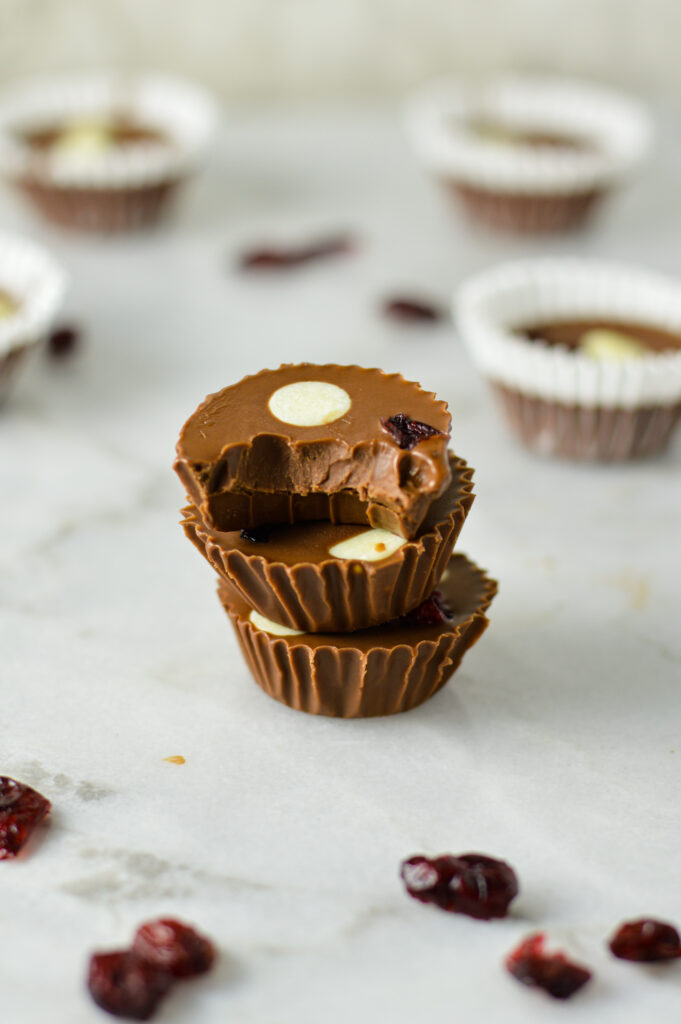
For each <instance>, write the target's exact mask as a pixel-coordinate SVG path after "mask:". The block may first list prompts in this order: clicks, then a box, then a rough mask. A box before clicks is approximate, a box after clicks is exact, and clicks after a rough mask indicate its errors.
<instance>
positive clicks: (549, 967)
mask: <svg viewBox="0 0 681 1024" xmlns="http://www.w3.org/2000/svg"><path fill="white" fill-rule="evenodd" d="M545 944H546V936H545V935H544V934H543V933H542V932H536V933H535V934H534V935H530V936H528V938H526V939H524V940H523V941H522V942H521V943H520V945H519V946H516V948H515V949H514V950H513V951H512V952H511V953H509V954H508V956H507V957H506V961H505V965H506V970H507V971H509V972H510V973H511V974H512V975H513V977H514V978H517V980H518V981H520V982H522V984H523V985H530V986H532V987H535V988H541V989H543V990H544V991H545V992H548V994H549V995H550V996H553V998H554V999H569V998H570V996H573V995H574V994H575V992H578V991H579V990H580V988H582V987H583V986H584V985H586V983H587V981H589V979H590V978H591V971H589V970H587V968H586V967H582V966H581V965H580V964H576V963H573V962H572V961H571V960H569V959H568V958H567V957H566V955H565V953H560V952H558V953H547V952H546V950H545Z"/></svg>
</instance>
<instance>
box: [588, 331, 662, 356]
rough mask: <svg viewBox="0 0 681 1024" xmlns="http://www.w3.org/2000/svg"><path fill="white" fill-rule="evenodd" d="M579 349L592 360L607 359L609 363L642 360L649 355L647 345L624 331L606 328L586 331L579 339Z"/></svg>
mask: <svg viewBox="0 0 681 1024" xmlns="http://www.w3.org/2000/svg"><path fill="white" fill-rule="evenodd" d="M579 349H580V351H581V352H583V353H584V355H585V356H589V358H590V359H607V360H608V361H609V362H618V363H619V362H623V361H624V360H625V359H640V358H641V356H645V355H647V353H648V349H647V348H646V347H645V345H642V344H641V342H640V341H638V340H637V339H636V338H633V337H632V336H631V334H626V333H625V332H624V331H613V330H610V329H609V328H606V327H594V328H593V330H591V331H585V332H584V334H583V335H582V336H581V338H580V339H579Z"/></svg>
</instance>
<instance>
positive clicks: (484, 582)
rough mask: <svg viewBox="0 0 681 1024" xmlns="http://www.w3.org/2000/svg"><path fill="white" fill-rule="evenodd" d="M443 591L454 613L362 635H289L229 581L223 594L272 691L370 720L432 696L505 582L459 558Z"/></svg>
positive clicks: (245, 647)
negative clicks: (276, 631)
mask: <svg viewBox="0 0 681 1024" xmlns="http://www.w3.org/2000/svg"><path fill="white" fill-rule="evenodd" d="M439 590H440V592H441V593H442V596H443V598H444V601H445V602H446V604H447V605H448V607H449V610H450V611H451V613H452V614H451V618H449V619H448V620H447V621H445V622H439V623H436V624H430V625H428V624H423V623H419V622H417V623H416V624H415V623H414V622H410V621H408V620H404V619H403V620H397V621H395V622H391V623H387V624H385V625H383V626H377V627H374V628H372V629H367V630H362V631H360V632H357V633H338V634H332V633H317V634H313V633H307V634H305V633H300V634H294V635H288V636H275V635H272V634H271V633H268V632H266V631H265V630H264V629H261V628H258V627H257V626H255V625H254V624H253V623H252V622H251V621H250V616H251V612H252V610H251V609H250V608H249V607H248V605H247V604H246V603H245V602H244V601H243V600H242V598H241V597H240V596H239V595H238V594H237V592H236V591H235V590H234V588H233V587H232V586H231V585H230V584H228V583H227V582H226V581H224V580H223V581H221V583H220V585H219V588H218V593H219V596H220V600H221V601H222V604H223V606H224V608H225V611H226V612H227V613H228V615H229V617H230V619H231V621H232V625H233V626H234V629H235V632H236V635H237V638H238V641H239V644H240V646H241V650H242V652H243V655H244V657H245V659H246V662H247V664H248V666H249V668H250V670H251V673H252V675H253V678H254V679H255V681H256V682H257V683H258V685H259V686H261V687H262V689H263V690H264V691H265V693H267V694H269V696H270V697H273V698H274V699H275V700H278V701H281V702H282V703H283V704H286V705H288V707H291V708H294V709H295V710H297V711H306V712H308V713H310V714H315V715H331V716H335V717H340V718H368V717H372V716H376V715H392V714H395V713H397V712H401V711H408V710H409V709H411V708H413V707H416V706H417V705H418V704H422V703H423V702H424V701H426V700H428V699H429V697H432V696H433V694H435V693H437V691H438V690H439V689H440V688H441V687H442V686H444V684H445V683H446V682H447V681H448V680H449V679H450V677H451V676H452V675H453V673H454V672H455V671H456V669H457V668H458V667H459V665H460V663H461V660H462V658H463V656H464V654H465V653H466V651H467V650H469V648H470V647H472V646H473V644H474V643H475V642H476V641H477V640H478V639H479V637H480V636H481V634H482V633H483V632H484V631H485V629H486V628H487V624H488V620H487V617H486V615H485V613H486V611H487V609H488V608H489V605H490V603H491V601H492V599H493V598H494V595H495V594H496V591H497V585H496V583H495V582H494V581H493V580H491V579H489V578H488V577H487V576H486V575H485V573H484V572H483V571H482V570H480V569H478V568H477V566H476V565H474V564H473V563H472V562H470V561H469V560H468V559H467V558H465V557H464V556H463V555H458V554H457V555H454V556H453V557H452V559H451V561H450V563H449V566H448V568H447V571H446V573H445V575H444V577H443V579H442V581H441V584H440V588H439ZM411 614H412V616H414V615H415V613H414V612H412V613H411Z"/></svg>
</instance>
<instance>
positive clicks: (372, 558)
mask: <svg viewBox="0 0 681 1024" xmlns="http://www.w3.org/2000/svg"><path fill="white" fill-rule="evenodd" d="M406 543H407V542H406V540H405V538H404V537H398V536H397V534H396V533H391V532H390V531H389V530H378V529H374V530H365V531H364V533H358V534H356V536H354V537H348V539H347V540H342V541H340V542H339V543H338V544H334V545H333V547H331V548H329V554H330V555H331V556H332V557H333V558H355V559H357V560H358V561H360V562H380V561H381V559H382V558H387V557H388V556H389V555H392V554H393V552H395V551H397V550H398V548H401V547H402V545H403V544H406Z"/></svg>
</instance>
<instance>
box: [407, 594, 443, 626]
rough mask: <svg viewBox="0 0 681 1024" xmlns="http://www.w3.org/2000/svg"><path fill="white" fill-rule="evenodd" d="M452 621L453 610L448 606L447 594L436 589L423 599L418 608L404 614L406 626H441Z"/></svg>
mask: <svg viewBox="0 0 681 1024" xmlns="http://www.w3.org/2000/svg"><path fill="white" fill-rule="evenodd" d="M451 621H452V612H451V610H450V609H449V608H448V607H447V602H446V601H445V596H444V594H443V593H442V591H440V590H434V591H433V593H432V594H431V595H430V597H427V598H426V600H425V601H422V602H421V604H420V605H419V606H418V608H412V610H411V611H410V612H407V614H406V615H403V616H402V622H403V623H404V625H405V626H440V625H442V624H443V623H444V622H451Z"/></svg>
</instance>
